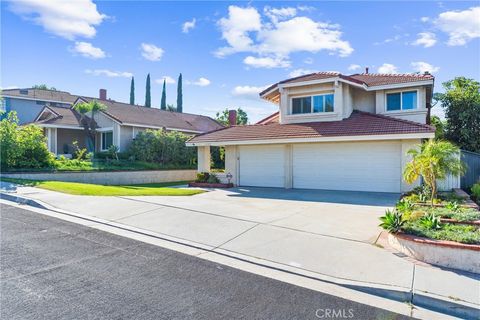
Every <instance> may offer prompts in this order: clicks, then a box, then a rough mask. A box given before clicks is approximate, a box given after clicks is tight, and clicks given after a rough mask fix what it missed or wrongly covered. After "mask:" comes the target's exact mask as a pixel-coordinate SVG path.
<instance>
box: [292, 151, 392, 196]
mask: <svg viewBox="0 0 480 320" xmlns="http://www.w3.org/2000/svg"><path fill="white" fill-rule="evenodd" d="M400 167H401V145H400V143H399V142H353V143H318V144H295V145H293V187H294V188H305V189H330V190H353V191H378V192H400V188H401V187H400V184H401V169H400Z"/></svg>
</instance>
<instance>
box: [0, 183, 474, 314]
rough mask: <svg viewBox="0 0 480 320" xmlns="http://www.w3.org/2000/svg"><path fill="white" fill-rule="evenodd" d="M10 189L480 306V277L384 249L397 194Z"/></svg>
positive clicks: (125, 222) (283, 265)
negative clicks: (384, 228)
mask: <svg viewBox="0 0 480 320" xmlns="http://www.w3.org/2000/svg"><path fill="white" fill-rule="evenodd" d="M4 187H6V188H8V189H10V190H9V192H11V193H12V192H14V193H15V194H16V195H19V196H22V197H25V198H29V199H35V200H39V201H41V203H43V204H45V205H47V206H49V207H50V208H53V209H55V208H56V209H60V210H65V211H68V212H73V213H77V214H81V215H84V216H91V217H95V218H99V219H102V220H105V221H108V222H111V223H115V224H120V225H122V226H126V227H129V228H133V229H135V230H145V231H148V232H150V233H153V234H156V235H159V236H165V237H168V238H170V239H174V240H175V241H179V242H184V243H187V244H191V245H192V244H193V245H195V246H197V247H199V248H202V249H204V250H206V254H211V252H217V253H220V254H224V255H228V256H233V257H236V258H240V259H243V260H248V261H251V262H255V263H259V264H262V265H268V266H271V267H275V268H280V269H282V270H285V271H288V272H293V273H296V274H301V275H305V276H308V277H312V278H316V279H321V280H324V281H329V282H333V283H338V284H342V285H344V286H348V287H350V288H354V289H357V290H361V291H366V292H370V293H374V294H378V295H381V296H387V297H392V298H395V299H397V300H404V301H413V302H414V303H415V302H417V303H418V304H422V303H424V304H426V303H427V301H428V304H429V305H435V303H436V304H438V306H439V308H440V307H441V308H442V310H443V309H445V308H447V309H449V308H452V309H451V310H455V312H457V313H458V312H460V314H461V313H462V312H463V311H464V312H465V314H472V312H474V310H475V309H478V308H479V306H480V275H475V274H468V273H462V272H457V271H453V270H442V269H439V268H435V267H431V266H428V265H424V264H419V263H415V262H414V261H412V260H410V259H406V258H405V257H403V256H402V255H399V254H397V253H395V252H392V251H389V250H385V249H383V248H381V247H378V246H375V245H374V243H375V241H376V239H377V237H378V236H379V233H380V231H381V230H380V229H379V228H378V226H377V225H378V217H379V216H381V215H382V214H383V213H384V210H385V208H388V207H390V206H392V205H393V204H394V203H395V200H396V199H397V197H398V195H395V194H371V193H365V194H363V193H350V194H349V193H345V192H341V193H340V192H333V191H322V192H318V191H306V190H282V191H279V190H278V189H253V188H252V189H231V190H229V191H226V190H216V191H212V192H207V193H204V194H200V195H196V196H192V197H93V196H72V195H66V194H61V193H56V192H51V191H47V190H41V189H37V188H29V187H19V188H18V189H16V190H15V188H12V186H10V185H4ZM201 254H202V253H201ZM201 254H200V255H201ZM412 297H413V299H412ZM462 310H463V311H462Z"/></svg>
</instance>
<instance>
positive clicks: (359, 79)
mask: <svg viewBox="0 0 480 320" xmlns="http://www.w3.org/2000/svg"><path fill="white" fill-rule="evenodd" d="M330 78H340V79H343V80H346V81H351V82H354V83H357V84H359V85H364V86H366V87H375V86H381V85H393V84H400V83H410V82H411V83H414V82H418V81H425V80H433V79H434V76H432V75H431V74H414V73H407V74H381V73H359V74H352V75H344V74H341V73H339V72H315V73H310V74H305V75H301V76H298V77H294V78H289V79H286V80H282V81H279V82H277V83H275V84H272V85H271V86H269V87H268V88H266V89H265V90H263V91H262V92H260V96H263V95H265V94H266V93H267V92H270V91H272V90H273V89H275V88H276V87H278V85H280V84H287V83H297V82H306V81H315V80H323V79H330Z"/></svg>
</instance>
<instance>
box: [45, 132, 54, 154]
mask: <svg viewBox="0 0 480 320" xmlns="http://www.w3.org/2000/svg"><path fill="white" fill-rule="evenodd" d="M46 133H47V148H48V151H50V152H52V153H54V154H57V128H46Z"/></svg>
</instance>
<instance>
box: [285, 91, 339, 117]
mask: <svg viewBox="0 0 480 320" xmlns="http://www.w3.org/2000/svg"><path fill="white" fill-rule="evenodd" d="M317 112H333V94H323V95H317V96H308V97H301V98H292V114H301V113H317Z"/></svg>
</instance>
